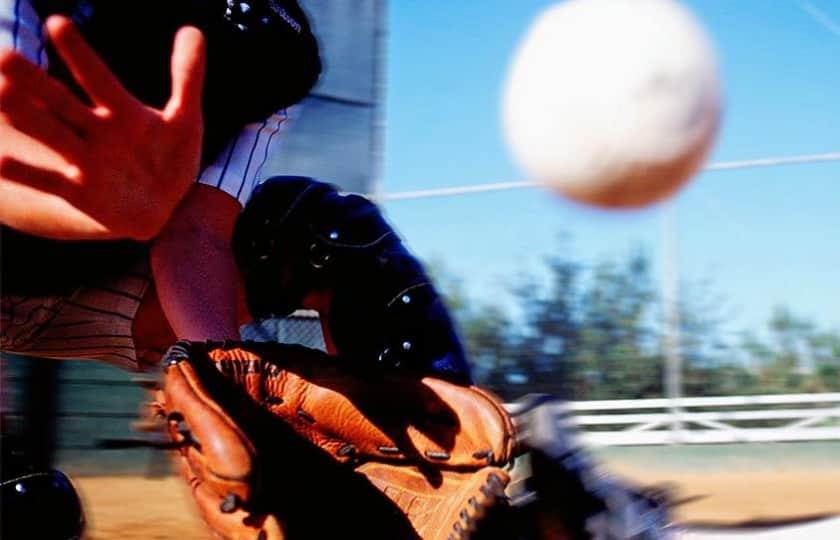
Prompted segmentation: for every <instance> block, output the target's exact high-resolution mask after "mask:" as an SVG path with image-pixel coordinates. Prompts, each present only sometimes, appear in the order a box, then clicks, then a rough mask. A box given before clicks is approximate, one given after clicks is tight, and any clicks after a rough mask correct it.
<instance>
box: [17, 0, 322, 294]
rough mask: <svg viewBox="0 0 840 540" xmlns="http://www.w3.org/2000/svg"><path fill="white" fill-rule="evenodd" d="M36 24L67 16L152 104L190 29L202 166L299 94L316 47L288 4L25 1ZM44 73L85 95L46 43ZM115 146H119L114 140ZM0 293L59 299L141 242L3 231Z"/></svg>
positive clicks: (256, 0) (314, 73)
mask: <svg viewBox="0 0 840 540" xmlns="http://www.w3.org/2000/svg"><path fill="white" fill-rule="evenodd" d="M31 1H32V5H33V7H34V8H35V10H36V11H37V12H38V14H39V15H40V16H41V18H42V19H43V18H46V17H47V16H48V15H51V14H64V15H68V16H69V17H71V18H72V19H73V21H74V22H75V23H76V25H77V27H78V28H79V30H80V31H81V33H82V35H84V37H85V39H86V40H87V41H88V42H89V43H90V44H91V45H92V46H93V47H94V49H95V50H96V51H97V52H98V53H99V54H100V55H101V56H102V57H103V58H104V59H105V61H106V62H107V64H108V66H109V67H110V69H111V70H112V71H113V72H114V73H115V74H116V75H117V77H119V79H120V80H121V81H122V83H123V85H124V86H125V87H126V88H127V89H128V90H129V91H130V92H131V93H132V94H134V95H135V96H136V97H138V98H139V99H140V100H141V101H143V102H144V103H146V104H148V105H151V106H154V107H157V108H160V107H162V106H163V105H164V104H165V103H166V101H167V100H168V98H169V95H170V91H171V81H170V70H169V64H170V55H171V53H172V43H173V39H174V36H175V33H176V31H177V30H178V28H180V27H181V26H183V25H187V24H189V25H193V26H196V27H198V28H199V29H200V30H201V31H202V32H203V33H204V35H205V37H206V41H207V75H206V83H205V90H204V96H203V100H204V123H205V126H204V143H203V151H202V165H207V164H208V163H210V162H211V161H212V160H213V159H214V158H215V156H216V155H217V154H218V153H219V152H220V151H221V150H222V149H223V148H224V146H225V145H226V144H227V143H228V142H229V141H230V140H232V139H233V138H234V137H236V135H237V134H238V133H239V131H240V130H241V129H242V127H243V126H244V125H245V124H248V123H251V122H257V121H261V120H263V119H264V118H266V117H268V116H269V115H270V114H271V113H272V112H275V111H277V110H279V109H282V108H284V107H287V106H289V105H292V104H294V103H296V102H297V101H299V100H300V99H301V98H303V96H305V95H306V94H307V93H308V92H309V90H310V89H311V88H312V86H313V85H314V83H315V81H316V80H317V78H318V76H319V74H320V71H321V63H320V60H319V56H318V47H317V43H316V41H315V38H314V36H313V34H312V32H311V30H310V27H309V23H308V22H307V20H306V17H305V16H304V14H303V11H302V10H301V9H300V7H299V6H298V4H297V2H295V1H294V0H249V1H248V2H242V1H239V0H144V1H143V2H137V1H123V0H31ZM47 53H48V55H49V61H50V64H49V72H50V74H51V75H53V76H54V77H56V78H58V79H59V80H61V81H62V82H63V83H64V84H65V85H67V86H68V87H70V88H71V89H72V90H74V91H75V92H76V93H77V94H78V95H80V96H81V97H84V96H83V95H82V93H81V92H80V91H79V89H78V87H77V85H76V84H75V82H74V80H73V78H72V76H71V75H70V74H69V71H68V70H67V68H66V66H65V65H64V63H63V62H62V61H61V59H60V58H59V57H58V56H57V54H56V53H55V51H54V50H52V48H51V47H49V46H48V47H47ZM114 144H120V141H114ZM0 246H2V256H0V260H2V274H3V290H4V292H5V293H13V294H28V295H33V294H34V295H40V294H66V293H67V292H69V291H71V290H73V289H75V288H76V287H78V286H79V285H82V284H85V283H95V282H96V281H98V280H99V279H100V278H102V277H104V276H110V275H116V274H119V273H121V272H124V271H125V270H126V269H128V268H130V267H131V266H132V265H133V264H134V263H136V262H137V261H139V260H141V259H142V258H143V256H144V255H145V248H144V246H142V245H140V244H138V243H135V242H130V241H122V242H59V241H53V240H48V239H44V238H36V237H33V236H30V235H27V234H23V233H20V232H18V231H15V230H13V229H10V228H8V227H5V226H4V227H2V234H1V235H0Z"/></svg>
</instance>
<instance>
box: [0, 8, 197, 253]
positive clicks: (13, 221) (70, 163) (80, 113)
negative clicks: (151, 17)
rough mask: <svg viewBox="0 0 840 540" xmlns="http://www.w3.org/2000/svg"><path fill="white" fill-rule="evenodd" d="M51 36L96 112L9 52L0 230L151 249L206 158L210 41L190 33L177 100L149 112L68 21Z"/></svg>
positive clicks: (3, 85)
mask: <svg viewBox="0 0 840 540" xmlns="http://www.w3.org/2000/svg"><path fill="white" fill-rule="evenodd" d="M46 29H47V33H48V35H49V37H50V39H51V41H52V42H53V44H54V45H55V47H56V50H57V51H58V52H59V54H60V55H61V57H62V58H63V59H64V61H65V62H66V63H67V65H68V67H69V68H70V71H71V72H72V73H73V77H74V78H75V79H76V81H77V82H78V83H79V86H80V87H81V88H82V89H83V90H84V91H85V93H86V94H87V95H88V96H89V97H90V99H91V102H92V103H93V105H92V106H88V105H87V104H85V103H84V102H82V101H80V100H79V99H78V98H77V97H76V96H74V95H73V94H72V93H71V92H70V91H69V90H67V88H65V87H64V86H63V85H62V84H61V83H59V82H58V81H57V80H55V79H53V78H52V77H50V76H49V75H48V74H47V73H45V72H44V71H42V70H41V69H40V68H38V67H37V66H35V65H34V64H32V63H31V62H29V61H28V60H26V59H25V58H24V57H23V56H22V55H21V54H20V53H18V52H16V51H2V52H0V223H3V224H5V225H8V226H10V227H13V228H15V229H18V230H21V231H23V232H27V233H30V234H35V235H38V236H46V237H50V238H57V239H64V240H70V239H99V240H103V239H112V238H131V239H136V240H148V239H150V238H152V237H154V236H155V235H156V234H157V233H158V232H159V231H160V230H161V228H162V227H163V225H164V224H165V223H166V221H167V219H168V218H169V215H170V214H171V212H172V210H173V209H174V208H175V206H176V205H177V204H178V203H179V201H180V200H181V198H182V197H183V196H184V194H185V193H186V192H187V190H188V189H189V188H190V186H191V185H192V182H193V181H194V179H195V176H196V174H197V172H198V167H199V157H200V152H201V137H202V114H201V96H202V87H203V84H204V83H203V81H204V56H205V55H204V39H203V37H202V35H201V33H200V32H199V31H198V30H196V29H195V28H182V29H181V30H180V31H179V32H178V34H177V36H176V38H175V44H174V47H173V53H172V63H171V72H172V94H171V97H170V99H169V102H168V103H167V104H166V106H165V107H164V109H162V110H157V109H152V108H150V107H146V106H145V105H144V104H143V103H141V102H140V101H138V100H137V99H136V98H134V96H132V95H131V94H130V93H129V92H128V91H126V89H125V88H123V86H122V85H121V84H120V82H119V80H118V79H117V78H116V77H115V76H114V75H113V74H112V73H111V72H110V70H109V69H108V67H107V66H106V65H105V64H104V63H103V61H102V60H101V58H99V56H98V55H97V54H96V53H95V52H94V51H93V49H91V48H90V46H88V45H87V44H86V43H85V41H84V40H83V38H82V37H81V35H80V34H79V33H78V31H77V30H76V29H75V27H74V26H73V24H72V23H71V22H70V21H69V19H67V18H65V17H58V16H54V17H50V18H49V19H48V20H47V24H46Z"/></svg>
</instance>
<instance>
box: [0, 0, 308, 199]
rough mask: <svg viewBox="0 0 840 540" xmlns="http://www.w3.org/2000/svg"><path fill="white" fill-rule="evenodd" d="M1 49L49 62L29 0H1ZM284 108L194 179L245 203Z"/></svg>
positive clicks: (275, 139) (279, 129) (275, 141)
mask: <svg viewBox="0 0 840 540" xmlns="http://www.w3.org/2000/svg"><path fill="white" fill-rule="evenodd" d="M0 48H4V49H5V48H14V49H16V50H17V51H18V52H19V53H21V54H22V55H23V56H25V57H26V58H27V59H29V60H30V61H31V62H33V63H35V64H37V65H39V66H41V67H42V68H44V69H46V68H47V65H48V60H47V53H46V47H45V38H44V33H43V29H42V24H41V20H40V18H39V16H38V14H37V13H36V12H35V10H34V9H33V8H32V6H31V5H30V3H29V0H0ZM295 108H296V107H292V108H290V109H283V110H280V111H278V112H276V113H274V114H272V115H271V116H270V117H268V118H266V119H265V120H263V121H262V122H258V123H253V124H248V125H246V126H245V127H244V128H243V129H242V131H241V132H240V133H239V135H238V136H237V137H236V138H235V139H234V140H232V141H231V142H230V143H228V145H227V147H226V148H225V150H224V151H222V152H220V153H219V155H218V156H217V157H216V159H215V161H214V162H212V163H210V164H209V165H208V166H207V167H205V168H204V170H203V171H201V173H200V174H199V177H198V179H197V181H198V182H199V183H201V184H205V185H208V186H213V187H216V188H218V189H220V190H222V191H224V192H225V193H227V194H228V195H230V196H231V197H233V198H235V199H237V200H238V201H239V203H240V204H241V205H243V206H244V205H245V203H246V202H247V201H248V199H249V198H250V196H251V192H252V191H253V189H254V187H256V186H257V184H258V183H259V182H260V181H261V180H262V179H263V177H262V176H261V173H262V166H263V165H264V164H265V162H266V161H267V160H268V158H269V156H270V155H271V153H272V152H275V151H277V150H278V148H279V146H280V143H281V140H282V135H283V131H284V130H286V129H288V126H289V124H290V123H291V122H290V121H289V120H291V119H292V118H293V116H294V109H295Z"/></svg>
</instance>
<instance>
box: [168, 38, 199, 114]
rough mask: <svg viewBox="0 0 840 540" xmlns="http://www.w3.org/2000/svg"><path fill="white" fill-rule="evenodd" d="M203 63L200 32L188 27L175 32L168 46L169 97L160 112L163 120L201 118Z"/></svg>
mask: <svg viewBox="0 0 840 540" xmlns="http://www.w3.org/2000/svg"><path fill="white" fill-rule="evenodd" d="M205 62H206V50H205V41H204V35H203V34H202V33H201V31H200V30H198V29H197V28H194V27H191V26H185V27H183V28H181V29H180V30H178V33H177V34H176V35H175V42H174V45H173V46H172V60H171V65H170V66H171V67H170V69H171V72H172V94H171V96H170V98H169V101H168V102H167V104H166V107H165V108H164V111H163V114H164V116H165V117H167V118H173V117H178V116H187V117H195V116H196V115H198V116H200V115H201V103H202V94H203V91H204V71H205Z"/></svg>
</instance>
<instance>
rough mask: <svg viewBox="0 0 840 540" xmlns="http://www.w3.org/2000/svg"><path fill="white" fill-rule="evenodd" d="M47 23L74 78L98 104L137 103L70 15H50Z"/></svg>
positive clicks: (124, 104) (113, 107)
mask: <svg viewBox="0 0 840 540" xmlns="http://www.w3.org/2000/svg"><path fill="white" fill-rule="evenodd" d="M45 27H46V31H47V34H48V35H49V37H50V40H52V42H53V45H54V46H55V49H56V51H58V54H59V55H60V56H61V58H62V60H64V62H65V63H66V64H67V67H69V68H70V72H71V73H72V74H73V78H74V79H76V82H78V83H79V86H80V87H81V88H82V90H84V91H85V93H86V94H87V95H88V96H89V97H90V98H91V100H93V102H94V103H95V104H96V105H102V106H105V107H108V108H110V109H112V110H120V109H121V108H124V107H127V106H131V105H135V104H136V103H137V101H136V100H135V99H134V97H133V96H132V95H131V94H130V93H129V92H128V91H127V90H126V89H125V88H124V87H123V85H122V83H120V81H119V79H117V76H116V75H114V73H113V72H112V71H111V70H110V69H109V68H108V66H107V65H106V64H105V61H104V60H102V58H101V57H100V56H99V54H97V52H96V51H94V50H93V48H92V47H91V46H90V45H88V43H87V42H86V41H85V39H84V38H83V37H82V35H81V34H80V33H79V31H78V30H77V29H76V27H75V25H74V24H73V23H72V21H71V20H70V19H68V18H67V17H64V16H61V15H53V16H51V17H49V18H48V19H47V22H46V24H45Z"/></svg>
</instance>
